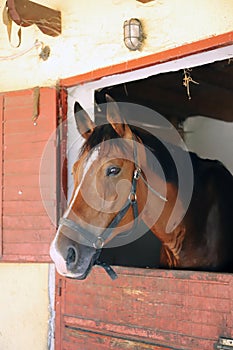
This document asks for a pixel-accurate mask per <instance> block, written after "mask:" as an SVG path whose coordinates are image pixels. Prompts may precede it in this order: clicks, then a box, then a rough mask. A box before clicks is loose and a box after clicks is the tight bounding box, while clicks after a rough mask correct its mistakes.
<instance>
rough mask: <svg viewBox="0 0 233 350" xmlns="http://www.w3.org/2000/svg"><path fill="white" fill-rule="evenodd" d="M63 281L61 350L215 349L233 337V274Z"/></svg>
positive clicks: (123, 271) (98, 274) (144, 273)
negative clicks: (221, 341) (219, 340)
mask: <svg viewBox="0 0 233 350" xmlns="http://www.w3.org/2000/svg"><path fill="white" fill-rule="evenodd" d="M115 270H116V271H117V273H118V274H119V278H118V279H117V280H115V281H111V280H110V278H109V276H108V275H107V274H106V273H105V272H104V271H103V270H101V268H99V267H95V268H94V269H93V270H92V272H91V274H90V276H88V278H87V279H86V280H85V281H75V280H69V279H67V280H65V279H58V280H57V293H56V305H57V319H56V349H57V350H73V349H80V350H93V349H95V350H109V349H114V350H120V349H134V350H135V349H137V350H139V349H140V350H146V349H174V350H177V349H179V350H181V349H182V350H184V349H185V350H200V349H202V350H211V349H214V344H216V343H217V341H218V338H219V336H225V337H230V338H232V337H233V308H232V300H233V276H232V275H230V274H229V275H228V274H216V273H200V272H190V271H168V270H167V271H166V270H149V269H135V268H120V267H116V268H115Z"/></svg>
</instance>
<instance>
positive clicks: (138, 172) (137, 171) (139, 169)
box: [133, 167, 142, 180]
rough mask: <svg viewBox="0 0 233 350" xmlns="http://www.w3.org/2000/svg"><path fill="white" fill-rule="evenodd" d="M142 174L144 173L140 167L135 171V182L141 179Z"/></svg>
mask: <svg viewBox="0 0 233 350" xmlns="http://www.w3.org/2000/svg"><path fill="white" fill-rule="evenodd" d="M141 172H142V170H141V168H139V167H138V168H136V169H135V170H134V176H133V177H134V179H135V180H138V179H139V177H140V174H141Z"/></svg>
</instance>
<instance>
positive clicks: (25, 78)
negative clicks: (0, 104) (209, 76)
mask: <svg viewBox="0 0 233 350" xmlns="http://www.w3.org/2000/svg"><path fill="white" fill-rule="evenodd" d="M37 2H38V3H41V4H43V5H47V6H50V7H52V8H54V9H58V10H61V12H62V35H61V36H59V37H56V38H52V37H49V36H46V35H44V34H42V33H41V32H40V31H39V29H38V28H37V27H36V26H35V25H33V26H31V27H27V28H23V29H22V44H21V46H20V47H19V48H12V47H11V45H10V44H9V42H8V38H7V31H6V27H5V26H4V25H3V24H2V16H0V76H1V80H0V91H7V90H16V89H23V88H27V87H32V86H35V85H43V86H48V85H54V84H55V82H56V81H57V80H58V79H60V78H66V77H70V76H74V75H78V74H81V73H84V72H89V71H92V70H95V69H97V68H100V67H105V66H111V65H113V64H116V63H120V62H125V61H128V60H131V59H134V58H137V57H141V56H145V55H149V54H152V53H155V52H159V51H163V50H166V49H169V48H173V47H176V46H180V45H182V44H185V43H190V42H193V41H197V40H200V39H204V38H208V37H210V36H213V35H218V34H222V33H225V32H229V31H232V30H233V2H232V0H189V1H186V0H172V1H171V0H156V1H152V2H149V3H148V4H142V3H140V2H138V1H136V0H101V1H96V0H89V1H88V2H87V1H86V0H69V1H63V0H40V1H39V0H37ZM4 3H5V0H0V12H2V9H3V5H4ZM132 17H137V18H139V19H140V20H141V21H142V23H143V26H144V31H145V34H146V40H145V44H144V46H143V49H142V50H141V51H140V52H139V51H136V52H130V51H129V50H128V49H127V48H126V47H125V46H124V43H123V23H124V21H125V20H126V19H129V18H132ZM15 27H16V26H14V28H13V34H15V33H16V28H15ZM15 39H16V38H15V36H14V35H13V44H16V40H15ZM35 40H39V41H43V43H44V44H45V45H49V46H50V48H51V55H50V58H49V59H48V60H47V61H42V60H41V59H39V56H38V54H39V52H40V49H37V48H35V47H34V48H33V45H34V43H35ZM30 48H32V50H31V51H29V52H27V53H26V54H24V55H23V53H24V52H25V50H27V49H30ZM18 55H19V57H18V58H15V57H16V56H18ZM20 55H21V56H20ZM7 56H10V57H8V58H6V57H7Z"/></svg>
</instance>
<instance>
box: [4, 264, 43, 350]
mask: <svg viewBox="0 0 233 350" xmlns="http://www.w3.org/2000/svg"><path fill="white" fill-rule="evenodd" d="M0 280H1V291H0V349H1V350H29V349H33V350H46V349H48V332H49V317H50V312H49V296H48V264H4V263H1V264H0Z"/></svg>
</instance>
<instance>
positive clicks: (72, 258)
mask: <svg viewBox="0 0 233 350" xmlns="http://www.w3.org/2000/svg"><path fill="white" fill-rule="evenodd" d="M77 261H78V252H77V249H76V247H69V248H68V252H67V257H66V265H67V267H68V268H69V269H72V268H74V267H75V265H76V263H77Z"/></svg>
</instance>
